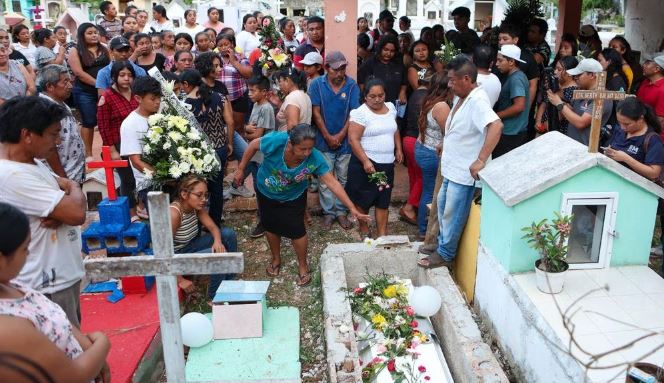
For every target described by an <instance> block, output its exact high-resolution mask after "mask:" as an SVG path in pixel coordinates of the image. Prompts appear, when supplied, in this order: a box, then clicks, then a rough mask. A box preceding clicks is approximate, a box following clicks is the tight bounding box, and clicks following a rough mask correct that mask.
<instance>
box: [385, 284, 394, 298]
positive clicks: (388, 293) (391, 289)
mask: <svg viewBox="0 0 664 383" xmlns="http://www.w3.org/2000/svg"><path fill="white" fill-rule="evenodd" d="M383 295H385V297H386V298H394V297H396V296H397V287H396V286H395V285H389V286H387V287H386V288H385V289H384V290H383Z"/></svg>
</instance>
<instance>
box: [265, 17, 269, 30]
mask: <svg viewBox="0 0 664 383" xmlns="http://www.w3.org/2000/svg"><path fill="white" fill-rule="evenodd" d="M268 26H270V18H269V17H265V18H263V27H264V28H267V27H268Z"/></svg>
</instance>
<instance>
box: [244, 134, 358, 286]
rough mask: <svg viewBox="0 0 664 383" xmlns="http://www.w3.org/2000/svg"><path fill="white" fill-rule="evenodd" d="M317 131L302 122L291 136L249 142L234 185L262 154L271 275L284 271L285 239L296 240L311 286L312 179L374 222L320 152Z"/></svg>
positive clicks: (261, 205)
mask: <svg viewBox="0 0 664 383" xmlns="http://www.w3.org/2000/svg"><path fill="white" fill-rule="evenodd" d="M315 140H316V130H315V129H314V128H312V127H311V125H308V124H299V125H297V126H295V127H294V128H293V129H291V130H290V131H288V132H274V133H271V134H268V135H266V136H263V137H260V138H257V139H255V140H253V141H251V143H250V144H249V147H248V148H247V150H246V151H245V152H244V156H243V157H242V161H241V162H240V165H239V166H238V168H237V170H236V171H235V174H234V178H233V180H234V181H233V182H234V183H235V184H236V185H237V184H239V183H240V182H241V181H242V179H243V175H244V170H245V168H246V167H247V165H248V164H249V161H250V160H251V158H252V157H253V156H254V154H256V153H257V152H258V151H259V150H260V152H261V153H263V163H262V164H261V165H260V167H259V168H258V177H257V180H256V186H257V187H256V189H257V190H256V198H257V200H258V209H259V210H260V216H261V219H262V224H263V227H264V228H265V235H266V237H267V241H268V243H269V244H270V252H271V253H272V261H271V262H270V263H269V264H268V266H267V269H266V272H267V274H268V275H269V276H271V277H276V276H277V275H279V271H280V269H281V237H286V238H290V239H291V240H292V242H293V247H294V248H295V254H296V255H297V261H298V279H297V285H298V286H306V285H307V284H309V283H310V282H311V274H310V273H309V266H308V265H307V245H308V239H307V231H306V228H305V225H304V210H305V206H306V202H307V193H306V191H307V187H308V182H307V181H308V176H309V175H310V174H312V175H317V176H318V179H319V180H320V181H321V182H323V183H324V184H325V185H327V186H328V187H329V188H330V190H331V191H332V193H334V195H336V196H337V198H339V199H340V200H341V202H342V203H343V204H344V205H346V207H348V209H349V210H350V213H351V214H352V215H353V216H354V217H355V218H357V219H359V220H361V221H369V220H370V218H369V216H368V215H366V214H362V213H360V212H359V211H358V209H357V208H356V207H355V205H353V203H352V202H351V200H350V198H348V195H347V194H346V192H345V191H344V189H343V186H341V184H340V183H339V181H337V179H336V178H335V177H334V176H333V175H332V173H331V172H330V167H329V166H328V165H327V162H326V161H325V158H324V157H323V154H322V153H321V152H319V151H318V150H317V149H314V143H315Z"/></svg>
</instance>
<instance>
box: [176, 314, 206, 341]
mask: <svg viewBox="0 0 664 383" xmlns="http://www.w3.org/2000/svg"><path fill="white" fill-rule="evenodd" d="M180 328H181V329H182V343H184V345H185V346H189V347H202V346H205V345H206V344H208V343H210V341H211V340H212V336H213V334H214V330H213V328H212V322H211V321H210V319H208V317H206V316H205V315H203V314H201V313H187V314H184V315H183V316H182V318H180Z"/></svg>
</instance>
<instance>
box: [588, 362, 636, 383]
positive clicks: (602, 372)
mask: <svg viewBox="0 0 664 383" xmlns="http://www.w3.org/2000/svg"><path fill="white" fill-rule="evenodd" d="M626 371H627V364H626V363H625V364H624V365H623V366H620V367H614V368H610V369H590V370H589V371H588V374H587V375H588V379H589V380H590V381H591V382H593V383H606V382H624V381H625V374H626Z"/></svg>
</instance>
